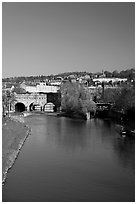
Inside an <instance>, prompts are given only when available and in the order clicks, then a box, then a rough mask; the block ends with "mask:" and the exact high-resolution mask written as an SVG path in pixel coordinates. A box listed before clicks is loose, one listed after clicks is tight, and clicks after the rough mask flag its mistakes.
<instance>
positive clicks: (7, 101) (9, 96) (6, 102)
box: [2, 91, 16, 115]
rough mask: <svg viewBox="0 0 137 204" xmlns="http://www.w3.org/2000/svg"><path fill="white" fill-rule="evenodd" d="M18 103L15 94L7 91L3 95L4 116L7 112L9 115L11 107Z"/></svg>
mask: <svg viewBox="0 0 137 204" xmlns="http://www.w3.org/2000/svg"><path fill="white" fill-rule="evenodd" d="M15 101H16V99H15V94H14V93H12V92H10V91H6V92H3V93H2V107H3V115H6V112H8V114H9V110H10V107H11V106H12V105H13V103H14V102H15Z"/></svg>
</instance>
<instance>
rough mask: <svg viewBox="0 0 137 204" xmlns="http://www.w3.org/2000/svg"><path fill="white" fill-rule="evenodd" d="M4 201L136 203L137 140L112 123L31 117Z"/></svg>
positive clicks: (6, 185) (11, 173)
mask: <svg viewBox="0 0 137 204" xmlns="http://www.w3.org/2000/svg"><path fill="white" fill-rule="evenodd" d="M27 121H28V124H29V126H31V128H32V132H31V135H29V137H28V138H27V140H26V142H25V144H24V146H23V148H22V149H21V152H20V154H19V156H18V159H17V160H16V162H15V164H14V166H13V167H12V169H11V170H10V172H9V173H8V179H7V180H6V183H5V185H4V187H3V201H11V202H15V201H18V202H21V201H24V202H25V201H28V202H29V201H31V202H34V201H37V202H39V201H45V202H48V201H53V202H54V201H70V202H71V201H73V202H75V201H79V202H80V201H92V202H95V201H98V202H101V201H103V202H105V201H109V202H112V201H115V202H116V201H123V202H125V201H134V197H135V191H134V188H135V175H134V174H135V171H134V166H135V161H134V159H135V144H134V143H135V141H134V139H129V138H121V137H120V136H119V134H118V133H117V132H116V131H115V128H114V124H112V123H111V122H110V121H103V120H100V119H92V120H90V121H81V120H73V119H69V118H63V117H62V118H57V117H53V116H43V115H42V116H29V117H28V118H27Z"/></svg>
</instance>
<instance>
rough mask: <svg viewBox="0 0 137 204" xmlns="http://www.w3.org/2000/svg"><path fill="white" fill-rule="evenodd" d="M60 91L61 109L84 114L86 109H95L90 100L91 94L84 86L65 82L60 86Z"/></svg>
mask: <svg viewBox="0 0 137 204" xmlns="http://www.w3.org/2000/svg"><path fill="white" fill-rule="evenodd" d="M61 92H62V102H61V106H62V110H63V111H65V112H67V113H69V114H75V113H77V114H81V115H85V114H86V112H88V111H95V110H96V105H95V103H94V102H93V101H92V100H91V95H90V93H89V91H88V90H87V89H85V88H84V86H82V85H80V84H77V83H71V82H66V83H65V84H63V86H62V87H61Z"/></svg>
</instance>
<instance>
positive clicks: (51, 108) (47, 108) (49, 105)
mask: <svg viewBox="0 0 137 204" xmlns="http://www.w3.org/2000/svg"><path fill="white" fill-rule="evenodd" d="M43 110H44V111H45V112H56V106H55V105H54V103H51V102H49V103H46V104H45V105H44V107H43Z"/></svg>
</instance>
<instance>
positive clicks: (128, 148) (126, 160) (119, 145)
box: [114, 137, 135, 170]
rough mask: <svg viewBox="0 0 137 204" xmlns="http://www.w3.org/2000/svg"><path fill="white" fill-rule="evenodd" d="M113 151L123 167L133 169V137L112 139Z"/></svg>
mask: <svg viewBox="0 0 137 204" xmlns="http://www.w3.org/2000/svg"><path fill="white" fill-rule="evenodd" d="M114 151H115V153H116V155H117V158H118V161H119V163H120V164H121V165H122V166H123V167H129V168H131V169H132V170H135V140H134V139H133V138H127V137H126V138H119V139H118V138H117V139H115V140H114Z"/></svg>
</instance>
